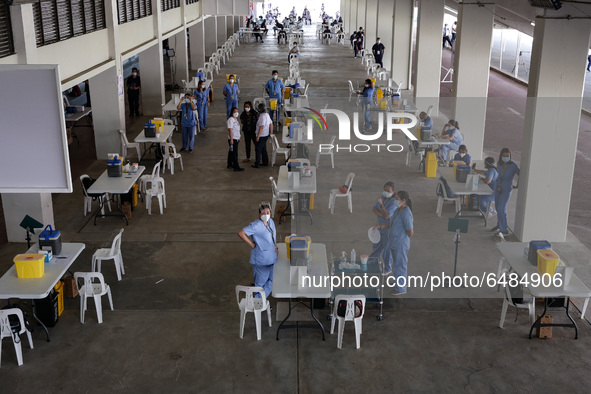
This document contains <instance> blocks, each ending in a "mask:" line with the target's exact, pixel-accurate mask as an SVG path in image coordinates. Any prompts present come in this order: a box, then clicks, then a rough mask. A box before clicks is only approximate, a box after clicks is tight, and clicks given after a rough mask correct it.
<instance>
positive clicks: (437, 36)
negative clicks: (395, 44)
mask: <svg viewBox="0 0 591 394" xmlns="http://www.w3.org/2000/svg"><path fill="white" fill-rule="evenodd" d="M444 4H445V2H444V0H419V11H418V12H419V14H418V27H417V48H416V53H415V62H414V64H416V73H415V79H414V87H415V89H414V99H415V103H416V105H417V107H418V108H419V109H421V110H426V109H427V108H428V107H429V106H430V105H433V115H437V114H438V112H439V85H440V83H441V47H442V37H443V34H442V31H443V6H444ZM394 67H395V65H394Z"/></svg>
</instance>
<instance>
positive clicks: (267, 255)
mask: <svg viewBox="0 0 591 394" xmlns="http://www.w3.org/2000/svg"><path fill="white" fill-rule="evenodd" d="M267 224H268V226H265V223H263V221H262V220H261V219H258V220H255V221H254V222H252V223H251V224H249V225H248V226H246V227H244V228H243V230H244V232H245V233H246V235H248V236H251V237H252V240H253V242H254V243H255V244H256V246H255V247H254V248H253V249H251V251H250V264H253V265H273V264H275V262H276V261H277V254H276V253H275V245H276V240H277V233H276V231H275V223H273V219H269V222H268V223H267Z"/></svg>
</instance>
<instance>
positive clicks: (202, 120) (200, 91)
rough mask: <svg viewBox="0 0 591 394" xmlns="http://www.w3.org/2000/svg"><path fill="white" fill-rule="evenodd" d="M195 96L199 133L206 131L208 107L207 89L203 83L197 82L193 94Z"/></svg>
mask: <svg viewBox="0 0 591 394" xmlns="http://www.w3.org/2000/svg"><path fill="white" fill-rule="evenodd" d="M193 95H194V96H195V101H196V104H197V105H196V107H197V114H198V115H199V128H200V129H201V131H205V130H207V110H208V107H209V88H206V87H205V81H199V85H198V86H197V90H195V92H194V93H193Z"/></svg>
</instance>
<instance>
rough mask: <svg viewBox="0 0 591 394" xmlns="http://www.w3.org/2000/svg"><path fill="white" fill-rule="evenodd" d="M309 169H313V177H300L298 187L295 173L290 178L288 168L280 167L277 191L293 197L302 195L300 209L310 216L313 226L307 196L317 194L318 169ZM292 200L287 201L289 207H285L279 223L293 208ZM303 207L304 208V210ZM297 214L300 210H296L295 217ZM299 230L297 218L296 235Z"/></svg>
mask: <svg viewBox="0 0 591 394" xmlns="http://www.w3.org/2000/svg"><path fill="white" fill-rule="evenodd" d="M308 168H311V169H312V176H309V177H303V176H301V175H300V178H299V179H300V181H299V184H298V185H297V186H296V185H295V184H294V181H293V177H294V175H293V173H291V176H290V173H289V172H288V170H287V166H286V165H284V166H281V167H279V175H278V176H277V191H278V192H279V193H287V194H288V195H291V194H294V193H298V194H301V195H302V202H301V203H300V204H299V205H300V208H301V209H303V211H304V212H305V213H307V214H308V216H309V217H310V224H313V223H314V219H313V218H312V212H310V210H309V209H308V201H307V195H308V194H313V193H316V167H315V166H309V167H308ZM290 197H291V196H290ZM290 200H291V198H289V199H288V200H287V206H286V207H285V209H284V210H283V212H281V216H280V217H279V223H281V220H282V219H283V217H284V216H286V212H287V211H288V210H289V209H290V208H291V203H290ZM302 206H303V208H302ZM297 212H298V210H297V209H296V210H295V212H294V215H296V214H297ZM298 230H299V224H298V220H297V218H296V233H298Z"/></svg>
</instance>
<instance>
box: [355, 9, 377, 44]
mask: <svg viewBox="0 0 591 394" xmlns="http://www.w3.org/2000/svg"><path fill="white" fill-rule="evenodd" d="M366 1H367V2H366V4H365V22H364V23H363V29H364V30H365V42H366V44H365V47H366V48H367V51H368V52H371V47H372V46H373V45H374V44H375V43H376V38H377V37H378V35H377V34H378V2H379V0H366ZM357 27H359V26H357Z"/></svg>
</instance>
